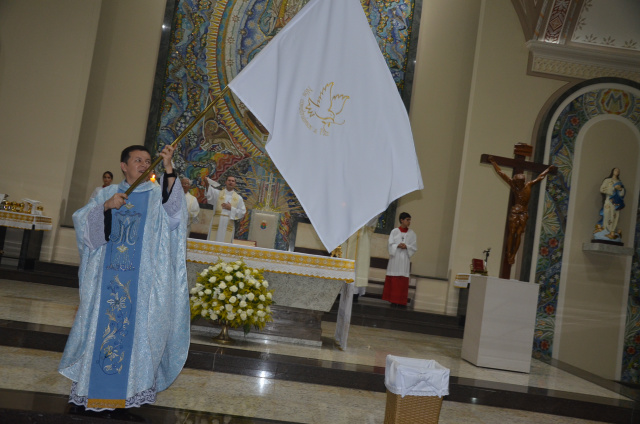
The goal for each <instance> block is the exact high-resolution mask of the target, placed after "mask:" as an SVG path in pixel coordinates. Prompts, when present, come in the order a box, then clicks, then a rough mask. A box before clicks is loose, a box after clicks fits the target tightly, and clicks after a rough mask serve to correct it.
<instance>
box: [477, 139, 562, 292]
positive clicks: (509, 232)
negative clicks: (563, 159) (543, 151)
mask: <svg viewBox="0 0 640 424" xmlns="http://www.w3.org/2000/svg"><path fill="white" fill-rule="evenodd" d="M513 153H514V156H513V159H511V158H506V157H502V156H492V155H488V154H483V155H482V156H481V157H480V163H490V164H492V165H493V168H494V169H495V171H496V172H497V173H498V175H499V176H500V178H502V179H503V180H504V181H505V182H506V183H507V184H509V187H510V188H511V194H510V195H509V208H508V215H507V216H508V219H507V223H506V226H505V231H504V242H503V248H502V260H501V263H500V278H505V279H509V278H511V265H513V264H514V262H515V257H516V253H518V248H519V247H520V239H521V238H522V233H524V230H525V228H526V226H527V220H528V219H529V212H528V207H529V198H530V197H531V187H532V186H534V185H536V184H537V183H539V182H540V181H542V180H543V179H544V178H545V177H546V176H547V174H555V173H556V172H557V168H556V167H555V166H553V165H551V166H549V165H545V164H543V163H536V162H528V161H527V160H526V158H527V157H528V156H531V155H532V153H533V147H532V146H531V145H529V144H524V143H517V144H516V145H515V146H514V148H513ZM500 165H502V166H507V167H510V168H513V173H512V174H511V177H509V176H508V175H506V174H505V173H504V172H502V169H500ZM525 171H533V172H536V173H539V174H540V175H538V177H537V178H535V179H533V180H531V181H528V182H527V181H526V177H525V175H524V172H525Z"/></svg>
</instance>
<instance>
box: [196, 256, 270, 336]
mask: <svg viewBox="0 0 640 424" xmlns="http://www.w3.org/2000/svg"><path fill="white" fill-rule="evenodd" d="M196 281H197V282H196V285H195V287H194V288H192V289H191V298H190V304H191V319H194V318H196V317H198V316H202V317H204V318H206V319H210V320H211V321H218V322H220V323H221V324H227V325H229V326H230V327H235V328H237V327H243V328H244V332H245V334H246V333H248V332H249V331H250V330H251V327H252V326H253V327H254V328H257V329H262V328H264V326H265V324H266V323H267V322H270V321H273V318H272V317H271V308H270V307H269V306H270V305H271V304H272V303H273V290H268V288H269V282H268V281H267V280H265V279H264V276H263V270H262V269H256V268H250V267H248V266H247V265H246V264H245V263H244V262H243V261H235V262H224V261H222V260H219V261H218V262H217V263H216V264H214V265H212V266H210V267H208V268H205V269H204V270H203V271H202V272H201V273H200V274H198V278H197V280H196Z"/></svg>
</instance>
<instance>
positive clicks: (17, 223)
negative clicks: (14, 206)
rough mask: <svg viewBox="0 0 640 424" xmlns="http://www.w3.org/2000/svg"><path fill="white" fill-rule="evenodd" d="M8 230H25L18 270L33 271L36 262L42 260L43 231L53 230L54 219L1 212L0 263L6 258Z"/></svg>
mask: <svg viewBox="0 0 640 424" xmlns="http://www.w3.org/2000/svg"><path fill="white" fill-rule="evenodd" d="M7 228H17V229H19V230H23V233H22V244H21V245H20V256H19V257H18V269H24V270H32V269H33V267H34V265H35V262H36V261H37V260H38V259H40V248H41V247H42V235H43V231H51V229H53V222H52V219H51V218H50V217H48V216H41V215H32V214H28V213H22V212H10V211H0V261H2V257H3V256H4V241H5V237H6V235H7Z"/></svg>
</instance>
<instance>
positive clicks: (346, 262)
mask: <svg viewBox="0 0 640 424" xmlns="http://www.w3.org/2000/svg"><path fill="white" fill-rule="evenodd" d="M219 259H222V260H224V261H237V260H239V259H242V260H243V261H244V262H245V263H246V264H247V265H248V266H250V267H252V268H263V269H264V270H265V271H270V272H274V273H280V274H290V275H300V276H308V277H317V278H321V279H328V280H340V281H344V285H343V288H342V290H341V292H340V293H341V294H340V307H339V309H338V317H337V321H336V331H335V335H334V338H335V340H336V342H337V343H338V344H339V345H340V347H341V348H342V349H346V348H347V338H348V336H349V324H350V323H351V308H352V303H353V281H354V279H355V263H354V261H353V260H351V259H342V258H332V257H328V256H318V255H308V254H304V253H296V252H288V251H283V250H274V249H265V248H261V247H253V246H244V245H238V244H229V243H221V242H216V241H207V240H196V239H188V240H187V261H189V262H196V263H201V264H209V265H211V264H214V263H216V262H217V261H218V260H219Z"/></svg>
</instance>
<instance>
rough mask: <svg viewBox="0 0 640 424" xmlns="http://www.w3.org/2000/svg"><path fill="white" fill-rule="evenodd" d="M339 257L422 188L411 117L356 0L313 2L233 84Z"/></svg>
mask: <svg viewBox="0 0 640 424" xmlns="http://www.w3.org/2000/svg"><path fill="white" fill-rule="evenodd" d="M229 86H230V87H231V89H232V90H233V91H234V93H235V94H236V95H237V96H238V97H239V98H240V100H241V101H242V102H243V103H244V104H245V105H246V106H247V107H248V108H249V109H250V110H251V112H253V114H254V115H255V116H256V117H257V118H258V119H259V120H260V122H261V123H262V124H263V125H264V126H265V127H266V128H267V130H268V131H269V139H268V141H267V145H266V149H267V152H268V153H269V156H270V157H271V160H272V161H273V162H274V164H275V165H276V167H277V168H278V170H279V171H280V173H281V174H282V176H283V177H284V179H285V180H286V181H287V183H288V184H289V186H290V187H291V189H292V190H293V192H294V193H295V195H296V196H297V197H298V200H299V201H300V204H301V205H302V207H303V208H304V210H305V211H306V213H307V215H308V217H309V219H310V220H311V223H312V225H313V227H314V228H315V230H316V232H317V233H318V236H319V237H320V240H321V241H322V243H323V244H324V246H325V247H326V248H327V250H328V251H332V250H333V249H334V248H336V247H337V246H338V245H340V244H341V243H342V242H343V241H345V240H346V239H347V238H349V236H350V235H351V234H353V233H354V232H355V231H357V230H358V229H359V228H360V227H362V226H363V225H365V224H366V223H367V221H369V220H370V219H371V218H372V217H373V216H375V215H377V214H379V213H380V212H383V211H384V210H385V209H386V208H387V207H388V206H389V204H390V203H391V202H393V201H394V200H395V199H397V198H399V197H401V196H403V195H404V194H407V193H410V192H412V191H414V190H419V189H422V188H423V185H422V177H421V175H420V168H419V166H418V159H417V157H416V152H415V146H414V144H413V136H412V134H411V127H410V124H409V118H408V116H407V112H406V110H405V107H404V104H403V103H402V100H401V99H400V95H399V94H398V90H397V88H396V85H395V83H394V81H393V78H392V77H391V73H390V72H389V68H388V67H387V64H386V62H385V60H384V58H383V57H382V54H381V53H380V49H379V47H378V44H377V42H376V40H375V37H374V36H373V34H372V32H371V28H370V27H369V24H368V22H367V18H366V16H365V14H364V11H363V10H362V6H361V5H360V1H359V0H311V1H310V2H309V3H308V4H307V5H306V6H305V7H304V8H303V9H302V10H300V12H298V14H297V15H296V16H295V17H294V18H293V19H292V20H291V21H290V22H289V23H288V24H287V25H286V26H285V27H284V28H283V29H282V30H281V31H280V32H279V33H278V34H277V35H276V36H275V37H274V38H273V39H272V40H271V41H270V42H269V44H267V46H266V47H265V48H264V49H262V51H261V52H260V53H259V54H258V55H257V56H256V57H255V58H254V59H253V60H252V61H251V62H250V63H249V64H248V65H247V66H246V67H245V68H244V69H243V70H242V71H241V72H240V73H239V74H238V75H237V76H236V77H235V78H234V79H233V81H232V82H231V83H230V84H229Z"/></svg>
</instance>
